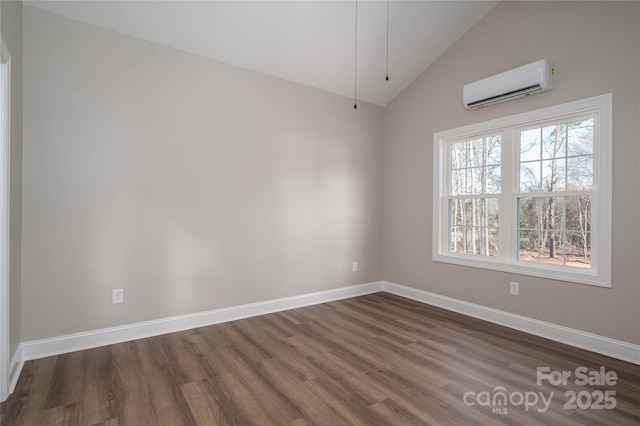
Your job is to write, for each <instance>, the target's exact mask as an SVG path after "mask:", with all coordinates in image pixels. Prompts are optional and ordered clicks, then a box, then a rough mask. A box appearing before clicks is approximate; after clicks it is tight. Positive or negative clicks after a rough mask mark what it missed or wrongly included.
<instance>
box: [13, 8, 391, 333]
mask: <svg viewBox="0 0 640 426" xmlns="http://www.w3.org/2000/svg"><path fill="white" fill-rule="evenodd" d="M23 24H24V170H23V171H24V175H23V185H24V196H23V258H22V262H23V277H22V280H23V281H22V307H23V312H22V313H23V317H22V319H23V321H22V339H23V340H24V341H29V340H33V339H40V338H46V337H53V336H58V335H64V334H68V333H74V332H81V331H85V330H94V329H99V328H104V327H111V326H117V325H122V324H128V323H133V322H138V321H146V320H153V319H158V318H165V317H170V316H174V315H181V314H188V313H194V312H201V311H206V310H210V309H216V308H222V307H229V306H235V305H240V304H244V303H250V302H257V301H264V300H270V299H274V298H279V297H285V296H293V295H298V294H305V293H310V292H315V291H321V290H328V289H332V288H337V287H342V286H348V285H352V284H359V283H365V282H371V281H377V280H380V279H381V277H382V267H381V265H382V145H383V143H382V135H383V131H382V122H383V109H382V108H379V107H374V106H371V105H367V104H365V103H359V105H358V107H359V108H358V110H357V111H354V110H353V108H352V105H353V102H352V100H350V99H347V98H343V97H340V96H337V95H333V94H329V93H325V92H322V91H319V90H315V89H311V88H308V87H304V86H301V85H297V84H293V83H289V82H285V81H282V80H278V79H274V78H271V77H267V76H264V75H260V74H257V73H253V72H249V71H245V70H242V69H239V68H234V67H231V66H228V65H225V64H221V63H219V62H215V61H212V60H208V59H204V58H201V57H198V56H195V55H191V54H187V53H184V52H180V51H177V50H173V49H170V48H167V47H163V46H160V45H156V44H153V43H150V42H146V41H142V40H139V39H135V38H132V37H129V36H124V35H121V34H117V33H114V32H110V31H107V30H104V29H101V28H98V27H95V26H91V25H86V24H81V23H78V22H74V21H71V20H68V19H65V18H61V17H58V16H56V15H52V14H49V13H47V12H44V11H41V10H38V9H35V8H31V7H28V6H25V7H24V22H23ZM352 261H358V262H359V263H360V271H359V272H357V273H352V272H351V263H352ZM113 288H124V295H125V303H124V304H122V305H111V300H110V297H111V289H113Z"/></svg>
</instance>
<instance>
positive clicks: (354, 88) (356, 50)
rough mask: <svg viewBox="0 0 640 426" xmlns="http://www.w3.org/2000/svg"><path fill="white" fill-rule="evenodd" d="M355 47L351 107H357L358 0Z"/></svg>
mask: <svg viewBox="0 0 640 426" xmlns="http://www.w3.org/2000/svg"><path fill="white" fill-rule="evenodd" d="M355 27H356V28H355V33H356V34H355V36H356V37H355V48H354V55H353V109H358V0H356V25H355Z"/></svg>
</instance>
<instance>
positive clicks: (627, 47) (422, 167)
mask: <svg viewBox="0 0 640 426" xmlns="http://www.w3.org/2000/svg"><path fill="white" fill-rule="evenodd" d="M639 6H640V4H639V3H638V2H621V3H614V2H586V3H578V2H567V3H565V2H505V3H501V4H499V5H498V6H496V8H495V9H493V10H492V11H491V12H489V13H488V14H487V16H485V18H484V19H483V20H482V21H480V22H479V23H478V24H477V25H476V26H475V27H473V28H472V29H471V30H470V31H469V32H468V33H467V34H465V35H464V36H463V37H462V38H461V39H460V40H459V41H458V42H457V43H456V44H455V45H454V46H453V47H452V48H451V49H449V50H448V51H447V52H446V53H445V54H444V55H443V56H442V57H440V58H439V59H438V61H437V62H436V63H434V64H433V65H432V66H431V67H429V68H428V69H427V70H426V71H425V72H424V73H423V74H422V75H421V76H420V77H419V78H418V79H416V80H415V81H414V82H413V83H412V84H411V85H410V86H409V87H408V88H407V89H406V90H405V91H404V92H403V93H402V94H401V95H400V96H399V97H397V98H396V99H395V100H394V101H393V102H392V103H391V104H390V105H389V106H388V107H387V108H386V110H385V129H384V133H385V138H384V139H385V142H384V216H383V218H384V219H383V220H384V222H383V223H384V232H383V259H384V266H383V276H384V279H385V280H387V281H391V282H396V283H400V284H405V285H408V286H412V287H416V288H419V289H424V290H427V291H430V292H434V293H437V294H441V295H446V296H450V297H454V298H457V299H462V300H466V301H469V302H473V303H477V304H481V305H485V306H489V307H493V308H497V309H501V310H505V311H509V312H513V313H516V314H520V315H525V316H527V317H532V318H537V319H540V320H543V321H548V322H551V323H555V324H560V325H563V326H568V327H572V328H576V329H579V330H584V331H588V332H592V333H596V334H599V335H603V336H607V337H610V338H614V339H620V340H624V341H628V342H631V343H636V344H638V343H640V303H639V302H640V289H639V287H640V275H639V271H638V253H639V252H640V229H639V221H638V217H640V211H639V198H638V196H639V193H638V179H639V176H638V170H639V167H638V158H639V150H638V146H639V145H640V140H639V139H640V138H639V136H638V117H639V116H640V107H639V99H640V92H639V91H638V88H639V87H640V85H639V84H640V81H639V79H640V66H639V64H640V58H639V54H640V32H639V31H640V19H639V16H640V15H639V12H638V8H639ZM541 58H549V59H552V60H554V61H555V64H556V71H557V74H556V79H555V89H554V90H553V91H552V92H550V93H547V94H541V95H539V96H535V97H531V98H527V99H523V100H519V101H515V102H510V103H505V104H501V105H496V106H493V107H490V108H485V109H482V110H478V111H466V110H464V109H463V107H462V99H461V97H462V93H461V92H462V86H463V85H464V84H465V83H468V82H471V81H474V80H478V79H480V78H482V77H485V76H488V75H492V74H494V73H497V72H500V71H504V70H506V69H510V68H513V67H515V66H518V65H522V64H525V63H528V62H532V61H534V60H537V59H541ZM609 92H613V137H614V140H613V167H614V168H613V229H612V241H613V252H612V268H613V274H612V288H611V289H606V288H597V287H593V286H587V285H581V284H571V283H566V282H560V281H553V280H547V279H541V278H533V277H527V276H518V275H513V274H508V273H500V272H492V271H487V270H480V269H473V268H468V267H461V266H455V265H449V264H442V263H435V262H432V261H431V258H432V252H431V236H432V231H431V226H432V225H431V220H432V201H431V197H432V185H433V179H432V143H433V142H432V141H433V133H434V132H437V131H441V130H446V129H450V128H455V127H458V126H462V125H466V124H471V123H476V122H481V121H485V120H488V119H492V118H497V117H501V116H506V115H510V114H515V113H519V112H524V111H528V110H533V109H537V108H540V107H545V106H550V105H556V104H561V103H564V102H568V101H572V100H577V99H581V98H586V97H589V96H594V95H599V94H603V93H609ZM510 280H514V281H518V282H520V296H518V297H514V296H509V295H508V283H509V281H510Z"/></svg>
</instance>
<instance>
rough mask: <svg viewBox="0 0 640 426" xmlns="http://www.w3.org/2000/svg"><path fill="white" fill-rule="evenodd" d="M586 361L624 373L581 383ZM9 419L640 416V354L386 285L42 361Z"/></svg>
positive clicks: (7, 411)
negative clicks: (483, 315) (555, 375)
mask: <svg viewBox="0 0 640 426" xmlns="http://www.w3.org/2000/svg"><path fill="white" fill-rule="evenodd" d="M538 367H549V369H550V372H553V371H569V372H571V374H572V375H571V377H569V378H568V380H567V384H566V385H564V384H558V385H552V384H550V383H549V381H548V380H545V381H543V383H542V384H541V385H538V384H537V382H536V369H537V368H538ZM580 367H584V368H585V369H586V373H587V375H592V376H593V375H594V374H595V373H594V372H599V371H600V368H601V367H604V368H605V369H606V370H607V371H609V370H611V371H614V372H615V373H616V374H617V376H618V379H617V381H616V384H615V385H591V386H589V385H584V386H581V385H579V383H578V384H576V383H575V381H576V379H579V378H580V376H576V369H577V368H580ZM610 380H611V379H610ZM605 391H609V392H615V394H614V395H613V394H611V393H609V394H605ZM500 392H503V395H505V396H506V401H505V400H503V399H501V398H500V396H501V395H500ZM571 392H575V394H576V397H577V398H576V401H575V402H576V408H575V409H570V408H565V404H567V403H569V404H571V403H572V401H571V396H572V395H571ZM565 393H566V394H565ZM465 395H466V397H465ZM534 395H535V397H536V398H537V402H536V403H535V404H534V402H535V399H534ZM605 395H607V396H605ZM601 396H602V398H601ZM542 398H544V399H545V401H550V403H549V406H548V409H545V403H543V400H542ZM598 400H600V402H599V403H598ZM465 401H466V402H465ZM527 401H528V403H529V406H528V407H527V406H526V405H527ZM501 402H505V404H501ZM594 403H595V404H596V406H598V405H601V406H602V407H607V406H612V405H613V404H615V408H614V409H606V408H600V409H598V408H595V407H596V406H593V408H591V407H592V404H594ZM472 404H473V405H472ZM580 406H582V407H583V408H580ZM0 421H1V423H2V425H3V426H4V425H16V426H17V425H47V426H48V425H67V424H69V425H96V424H104V425H134V426H138V425H172V426H174V425H218V424H220V425H226V424H243V425H244V424H256V425H268V424H273V425H284V424H293V425H307V424H315V425H346V424H364V425H385V424H389V425H413V424H416V425H422V424H438V425H440V424H455V425H463V424H469V425H483V424H502V423H504V424H526V425H530V424H550V425H565V424H567V425H589V424H594V425H607V424H611V425H614V424H615V425H621V424H629V425H638V424H640V366H637V365H634V364H630V363H626V362H623V361H619V360H615V359H612V358H608V357H605V356H600V355H596V354H593V353H591V352H587V351H583V350H579V349H576V348H572V347H569V346H566V345H562V344H559V343H555V342H551V341H549V340H545V339H541V338H537V337H535V336H531V335H528V334H526V333H521V332H518V331H514V330H511V329H508V328H505V327H501V326H497V325H494V324H490V323H487V322H484V321H480V320H475V319H472V318H469V317H466V316H463V315H458V314H455V313H452V312H449V311H445V310H441V309H438V308H434V307H430V306H428V305H424V304H422V303H418V302H414V301H411V300H408V299H404V298H401V297H397V296H394V295H390V294H387V293H376V294H373V295H367V296H362V297H356V298H352V299H346V300H342V301H337V302H332V303H325V304H322V305H316V306H310V307H306V308H301V309H295V310H291V311H286V312H281V313H275V314H270V315H264V316H260V317H255V318H250V319H245V320H240V321H234V322H229V323H225V324H219V325H214V326H209V327H203V328H198V329H193V330H189V331H184V332H180V333H173V334H167V335H164V336H159V337H153V338H148V339H141V340H136V341H132V342H127V343H122V344H117V345H111V346H106V347H102V348H97V349H90V350H85V351H80V352H74V353H70V354H65V355H59V356H54V357H49V358H44V359H39V360H34V361H29V362H27V363H26V364H25V366H24V369H23V371H22V375H21V377H20V380H19V382H18V385H17V387H16V390H15V392H14V394H13V395H12V396H11V397H10V399H9V400H8V401H6V402H5V403H3V404H2V406H1V418H0Z"/></svg>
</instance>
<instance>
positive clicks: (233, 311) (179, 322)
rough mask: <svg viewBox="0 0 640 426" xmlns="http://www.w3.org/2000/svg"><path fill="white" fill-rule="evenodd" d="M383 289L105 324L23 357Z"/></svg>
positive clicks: (27, 350) (25, 350)
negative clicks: (121, 323)
mask: <svg viewBox="0 0 640 426" xmlns="http://www.w3.org/2000/svg"><path fill="white" fill-rule="evenodd" d="M379 291H382V282H373V283H367V284H360V285H354V286H349V287H341V288H337V289H332V290H326V291H320V292H316V293H309V294H303V295H299V296H292V297H285V298H282V299H274V300H268V301H265V302H258V303H250V304H247V305H240V306H233V307H230V308H222V309H215V310H212V311H207V312H198V313H195V314H188V315H180V316H176V317H171V318H163V319H159V320H154V321H146V322H139V323H135V324H128V325H123V326H119V327H111V328H103V329H100V330H92V331H86V332H83V333H75V334H69V335H66V336H59V337H53V338H50V339H41V340H32V341H29V342H23V343H22V344H21V350H22V359H23V360H27V361H28V360H31V359H37V358H44V357H47V356H52V355H59V354H63V353H68V352H74V351H79V350H83V349H90V348H96V347H99V346H105V345H111V344H114V343H121V342H127V341H131V340H135V339H143V338H145V337H151V336H158V335H161V334H166V333H173V332H176V331H182V330H188V329H192V328H196V327H204V326H207V325H212V324H219V323H222V322H228V321H235V320H239V319H243V318H249V317H254V316H257V315H265V314H270V313H273V312H280V311H286V310H289V309H295V308H301V307H304V306H309V305H316V304H319V303H326V302H331V301H334V300H340V299H346V298H349V297H355V296H362V295H365V294H370V293H377V292H379Z"/></svg>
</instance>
